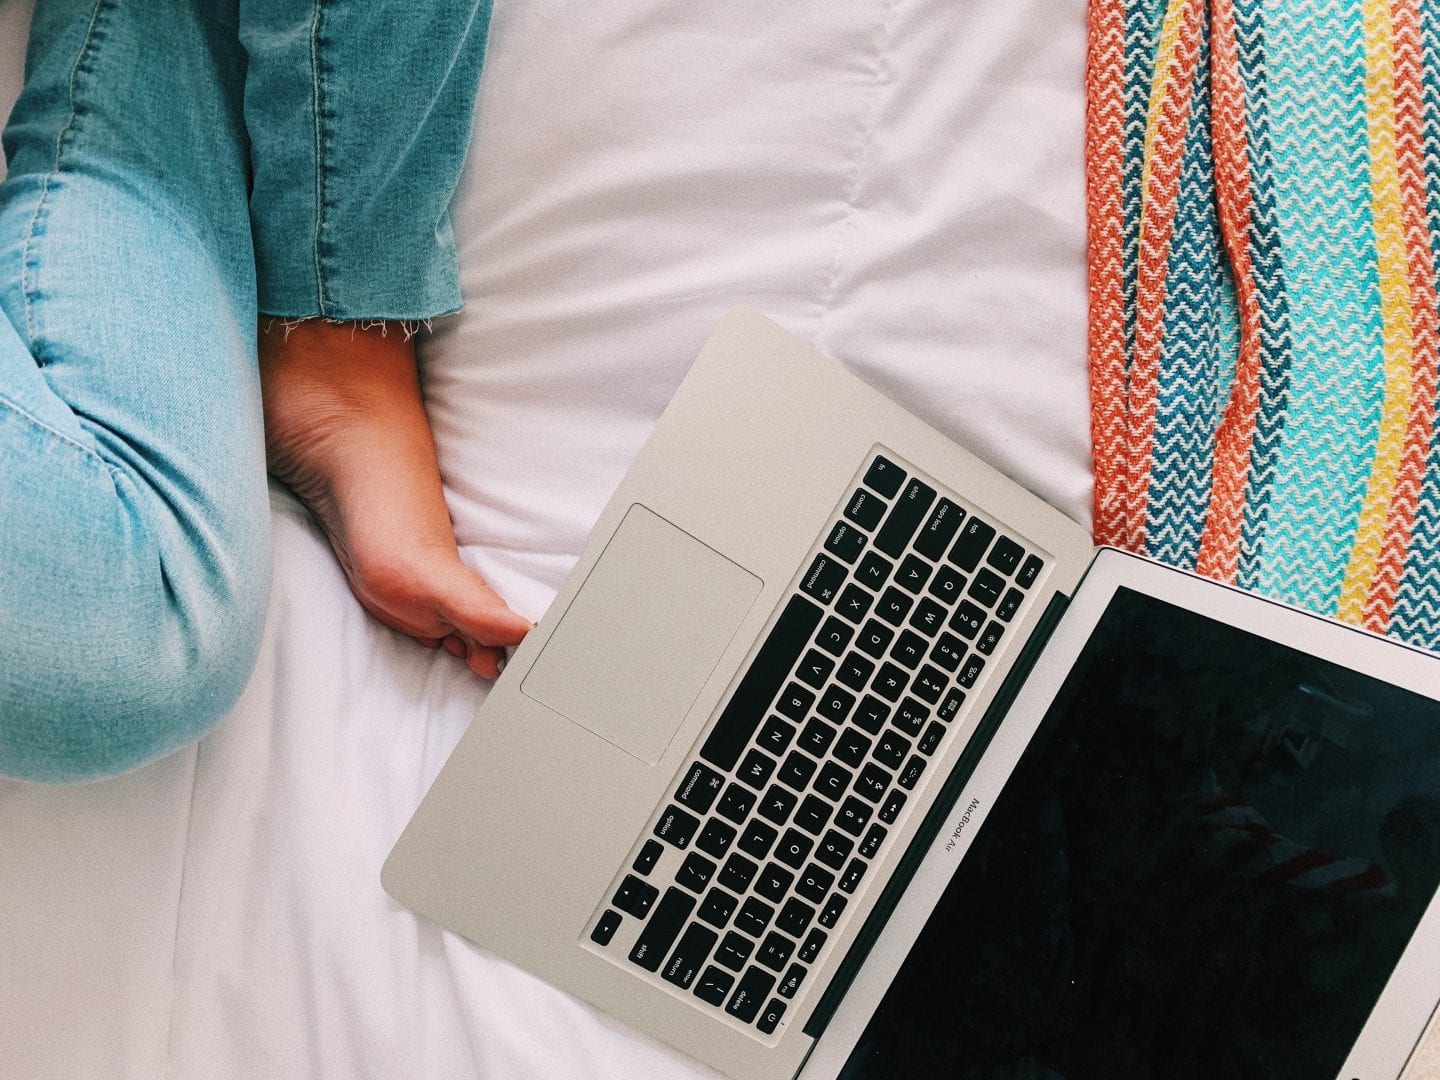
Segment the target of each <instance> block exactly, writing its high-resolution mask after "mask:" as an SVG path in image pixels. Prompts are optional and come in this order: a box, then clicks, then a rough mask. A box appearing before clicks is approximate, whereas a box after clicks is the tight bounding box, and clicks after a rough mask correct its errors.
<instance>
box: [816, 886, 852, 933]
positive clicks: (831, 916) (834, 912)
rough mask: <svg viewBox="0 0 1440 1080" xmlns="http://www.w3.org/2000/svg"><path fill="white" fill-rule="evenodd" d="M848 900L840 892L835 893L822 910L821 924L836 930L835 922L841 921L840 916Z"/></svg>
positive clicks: (827, 928) (828, 928)
mask: <svg viewBox="0 0 1440 1080" xmlns="http://www.w3.org/2000/svg"><path fill="white" fill-rule="evenodd" d="M847 902H848V901H847V900H846V899H845V897H843V896H841V895H840V894H839V893H833V894H831V896H830V899H829V900H827V901H825V907H824V909H823V910H822V911H821V912H820V925H821V926H823V927H825V929H826V930H834V929H835V924H836V923H838V922H839V921H840V916H841V915H842V914H844V912H845V905H846V903H847Z"/></svg>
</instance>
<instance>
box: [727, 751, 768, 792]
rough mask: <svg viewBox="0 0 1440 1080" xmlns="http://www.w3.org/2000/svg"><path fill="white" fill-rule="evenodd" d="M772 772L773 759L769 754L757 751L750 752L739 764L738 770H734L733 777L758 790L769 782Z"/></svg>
mask: <svg viewBox="0 0 1440 1080" xmlns="http://www.w3.org/2000/svg"><path fill="white" fill-rule="evenodd" d="M774 772H775V759H774V758H772V757H771V756H770V755H769V754H762V753H761V752H760V751H759V750H751V751H750V752H749V753H748V754H746V755H745V760H744V761H743V762H741V763H740V768H738V769H736V770H735V775H736V776H737V777H739V778H740V780H741V781H743V782H744V783H746V784H749V785H750V786H751V787H753V788H756V789H757V790H758V789H759V788H763V787H764V786H765V785H766V784H767V783H769V782H770V776H771V774H772V773H774Z"/></svg>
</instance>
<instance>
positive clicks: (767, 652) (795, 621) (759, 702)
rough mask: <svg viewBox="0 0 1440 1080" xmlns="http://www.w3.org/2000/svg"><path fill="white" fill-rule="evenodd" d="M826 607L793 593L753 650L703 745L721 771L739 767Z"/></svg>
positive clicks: (704, 755) (708, 758) (702, 751)
mask: <svg viewBox="0 0 1440 1080" xmlns="http://www.w3.org/2000/svg"><path fill="white" fill-rule="evenodd" d="M822 615H823V612H822V611H821V610H820V609H819V608H818V607H816V606H815V605H814V604H812V603H811V602H810V601H809V600H806V599H805V598H804V597H803V596H792V597H791V598H790V600H789V601H788V602H787V603H786V605H785V610H784V611H783V612H782V613H781V615H780V618H779V619H778V620H777V621H776V623H775V626H774V627H773V628H772V629H771V631H770V636H769V637H767V638H766V639H765V644H764V645H762V646H760V651H759V652H758V653H756V654H755V659H754V660H753V661H752V662H751V664H750V669H749V670H748V671H746V672H745V677H744V678H743V679H741V680H740V685H739V686H738V687H736V688H735V694H734V696H733V697H731V699H730V702H729V704H727V705H726V706H725V711H724V712H722V713H721V714H720V719H719V720H718V721H717V722H716V724H715V728H714V730H712V731H711V732H710V734H709V736H708V737H706V739H705V745H704V746H703V747H701V749H700V756H701V757H702V758H704V759H705V760H706V761H708V762H710V764H712V765H714V766H715V767H716V768H718V769H720V770H721V771H722V772H725V771H729V770H730V769H733V768H734V767H735V763H736V762H737V761H739V760H740V755H741V754H742V753H743V752H744V750H745V747H747V746H748V745H749V744H750V738H751V736H753V735H754V734H755V729H756V728H758V727H759V726H760V722H761V721H762V720H763V719H764V718H765V711H766V709H768V708H769V706H770V702H771V701H772V700H774V698H775V695H776V693H777V692H778V691H779V689H780V687H781V686H782V685H784V683H785V676H786V675H788V674H789V673H790V669H791V668H792V667H793V666H794V665H795V661H796V660H797V659H799V657H800V654H801V653H802V652H804V650H805V645H806V643H807V642H808V641H809V640H810V635H811V634H813V633H814V632H815V628H816V627H817V626H819V625H820V619H821V616H822Z"/></svg>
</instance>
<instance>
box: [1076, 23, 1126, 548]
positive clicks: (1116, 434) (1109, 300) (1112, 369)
mask: <svg viewBox="0 0 1440 1080" xmlns="http://www.w3.org/2000/svg"><path fill="white" fill-rule="evenodd" d="M1088 33H1089V47H1088V50H1087V64H1086V71H1085V135H1086V137H1085V149H1086V154H1085V190H1086V211H1087V212H1086V222H1087V239H1088V243H1089V269H1090V323H1089V329H1090V335H1089V350H1090V437H1091V445H1092V447H1093V455H1094V464H1095V495H1094V498H1095V539H1096V541H1097V542H1098V543H1101V544H1115V543H1119V542H1120V541H1121V539H1122V538H1123V526H1124V520H1125V513H1124V480H1123V477H1124V475H1125V473H1124V465H1125V452H1124V448H1125V445H1126V442H1127V440H1126V437H1125V429H1126V422H1125V266H1124V260H1125V203H1124V196H1125V192H1124V186H1125V178H1124V162H1125V3H1124V0H1093V2H1092V3H1091V4H1090V11H1089V28H1088Z"/></svg>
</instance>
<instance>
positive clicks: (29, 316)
mask: <svg viewBox="0 0 1440 1080" xmlns="http://www.w3.org/2000/svg"><path fill="white" fill-rule="evenodd" d="M113 8H114V0H95V6H94V8H92V9H91V11H90V22H89V25H87V26H86V27H85V39H84V40H83V41H82V42H81V43H80V51H79V52H78V53H76V55H75V63H74V65H73V66H72V67H71V68H70V80H69V83H68V87H67V94H68V97H69V105H70V115H69V116H68V117H66V119H65V124H64V126H63V127H61V129H60V133H59V134H58V135H56V136H55V161H54V164H52V165H51V167H50V171H49V172H48V173H46V174H45V179H44V180H42V181H41V182H40V198H39V199H37V200H36V201H35V213H34V214H32V215H31V216H30V225H29V229H28V231H27V232H26V235H25V243H24V245H23V246H22V247H21V249H20V296H21V299H22V300H23V302H24V304H25V334H26V336H27V337H28V338H29V339H30V340H29V346H30V351H31V353H32V355H34V356H35V363H36V366H38V367H45V366H46V361H45V358H44V357H43V356H42V355H40V354H41V353H42V352H43V349H42V348H41V342H40V331H39V325H38V320H37V319H36V318H35V300H36V299H37V298H38V297H39V295H40V289H39V284H38V282H37V281H36V279H35V274H34V268H35V267H36V265H37V263H38V260H36V259H35V258H34V255H33V252H34V248H35V243H36V241H37V240H38V239H39V238H40V237H42V236H44V235H45V230H44V228H43V225H42V222H43V221H44V220H45V219H48V218H49V216H50V193H51V192H52V191H53V190H54V189H55V187H56V182H57V181H58V180H59V179H60V167H61V164H62V162H63V159H64V156H65V145H66V143H67V141H68V139H69V136H70V134H71V132H73V131H74V130H75V129H76V125H77V124H78V123H79V120H80V107H79V103H78V100H77V99H78V97H79V90H78V87H79V82H80V75H81V73H82V72H83V73H84V74H87V75H88V74H89V73H90V71H91V70H92V68H91V67H90V66H89V64H88V62H89V61H90V60H91V58H92V55H93V53H94V50H95V45H96V43H97V42H98V41H99V39H100V36H101V35H100V20H101V16H102V15H103V14H105V13H106V12H107V11H108V10H111V9H113ZM56 434H57V435H58V434H59V433H58V432H56ZM61 437H62V438H63V436H61ZM81 449H84V447H81Z"/></svg>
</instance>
